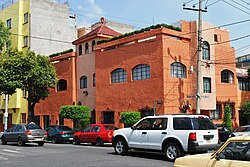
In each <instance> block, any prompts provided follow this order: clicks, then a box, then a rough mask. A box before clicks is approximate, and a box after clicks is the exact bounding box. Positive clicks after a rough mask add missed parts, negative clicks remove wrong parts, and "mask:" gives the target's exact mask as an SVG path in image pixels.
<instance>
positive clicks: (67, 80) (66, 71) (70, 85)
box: [34, 52, 76, 128]
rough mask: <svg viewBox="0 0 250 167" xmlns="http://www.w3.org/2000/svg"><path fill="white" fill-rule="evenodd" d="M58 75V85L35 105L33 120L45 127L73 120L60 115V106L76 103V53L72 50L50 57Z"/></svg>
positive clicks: (70, 124) (71, 125) (64, 123)
mask: <svg viewBox="0 0 250 167" xmlns="http://www.w3.org/2000/svg"><path fill="white" fill-rule="evenodd" d="M50 61H51V62H52V63H53V64H54V67H55V69H56V73H57V77H58V85H57V87H56V88H55V89H51V90H50V95H49V97H47V98H46V100H41V101H40V103H38V104H36V106H35V113H34V115H35V122H36V123H37V124H39V125H40V126H41V127H43V128H45V127H47V126H48V125H59V124H60V125H67V126H70V127H73V121H72V120H70V119H63V118H62V117H61V116H60V107H61V106H63V105H73V104H76V54H75V53H74V52H71V53H67V54H64V55H60V56H56V57H53V58H50Z"/></svg>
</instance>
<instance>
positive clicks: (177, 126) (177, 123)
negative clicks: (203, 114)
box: [173, 118, 193, 130]
mask: <svg viewBox="0 0 250 167" xmlns="http://www.w3.org/2000/svg"><path fill="white" fill-rule="evenodd" d="M173 121H174V123H173V124H174V130H193V128H192V124H191V120H190V118H174V119H173Z"/></svg>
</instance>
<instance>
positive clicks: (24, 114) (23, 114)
mask: <svg viewBox="0 0 250 167" xmlns="http://www.w3.org/2000/svg"><path fill="white" fill-rule="evenodd" d="M21 118H22V123H23V124H25V123H26V113H22V114H21Z"/></svg>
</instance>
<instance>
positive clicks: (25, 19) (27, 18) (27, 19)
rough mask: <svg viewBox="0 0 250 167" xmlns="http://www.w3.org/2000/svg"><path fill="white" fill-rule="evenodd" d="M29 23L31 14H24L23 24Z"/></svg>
mask: <svg viewBox="0 0 250 167" xmlns="http://www.w3.org/2000/svg"><path fill="white" fill-rule="evenodd" d="M28 21H29V14H28V12H27V13H24V16H23V23H24V24H25V23H28Z"/></svg>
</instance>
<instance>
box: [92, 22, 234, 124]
mask: <svg viewBox="0 0 250 167" xmlns="http://www.w3.org/2000/svg"><path fill="white" fill-rule="evenodd" d="M203 28H204V29H210V30H209V31H204V32H203V46H202V47H203V48H202V58H201V71H200V73H201V81H200V84H199V86H200V90H201V95H200V98H201V99H200V102H201V103H200V108H201V114H205V115H208V116H210V118H211V119H213V120H214V122H215V123H222V118H223V113H224V107H225V105H229V106H230V108H231V113H232V120H233V126H234V127H236V126H238V125H239V118H238V101H237V92H238V86H237V85H238V81H237V78H236V66H235V53H234V49H233V48H232V47H231V46H230V43H223V44H222V43H220V42H222V41H228V40H229V32H228V31H226V30H221V29H216V28H213V26H212V25H211V24H208V23H203ZM191 32H194V33H191ZM195 32H197V23H196V22H195V21H193V22H186V21H181V31H176V30H171V29H168V28H158V29H154V30H150V31H147V32H143V33H139V34H135V35H132V36H128V37H124V38H121V39H117V40H114V41H111V42H108V43H104V44H100V45H97V46H96V49H95V51H96V82H97V85H96V113H97V115H98V116H97V117H96V121H97V122H98V123H112V124H115V125H117V126H121V122H120V118H121V113H122V112H123V111H140V112H141V116H146V115H153V114H154V111H155V109H156V113H155V114H176V113H183V112H184V113H190V114H195V113H196V99H195V97H196V96H195V95H196V93H197V89H196V88H197V33H195ZM226 60H227V61H230V64H229V63H224V62H226ZM219 62H220V63H219ZM218 63H219V64H218ZM228 90H230V91H228Z"/></svg>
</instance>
